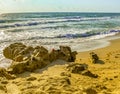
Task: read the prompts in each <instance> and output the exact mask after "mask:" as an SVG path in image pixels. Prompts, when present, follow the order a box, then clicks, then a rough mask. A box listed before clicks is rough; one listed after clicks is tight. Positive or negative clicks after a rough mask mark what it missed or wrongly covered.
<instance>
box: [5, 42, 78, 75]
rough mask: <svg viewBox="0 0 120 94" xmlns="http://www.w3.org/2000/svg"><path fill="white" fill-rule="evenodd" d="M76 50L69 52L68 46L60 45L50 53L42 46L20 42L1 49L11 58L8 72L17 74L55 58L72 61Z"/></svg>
mask: <svg viewBox="0 0 120 94" xmlns="http://www.w3.org/2000/svg"><path fill="white" fill-rule="evenodd" d="M76 54H77V52H71V48H70V47H68V46H60V49H58V50H54V49H53V50H52V51H51V52H50V53H49V52H48V50H47V49H46V48H44V47H43V46H36V47H35V48H33V47H31V46H25V45H24V44H22V43H13V44H10V45H9V46H8V47H6V48H5V49H4V50H3V55H4V56H5V57H6V58H8V59H11V60H13V61H12V64H11V66H10V67H9V68H8V72H9V73H12V74H19V73H23V72H25V71H30V72H32V71H34V70H35V69H38V68H43V67H45V66H46V65H48V64H49V63H51V62H53V61H54V60H57V59H62V60H65V61H70V62H71V61H74V60H75V59H76Z"/></svg>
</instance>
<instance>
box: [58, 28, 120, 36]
mask: <svg viewBox="0 0 120 94" xmlns="http://www.w3.org/2000/svg"><path fill="white" fill-rule="evenodd" d="M110 33H120V30H110V31H107V32H86V33H82V34H65V35H59V36H56V38H80V37H90V36H94V35H104V34H110Z"/></svg>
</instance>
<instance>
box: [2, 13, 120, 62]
mask: <svg viewBox="0 0 120 94" xmlns="http://www.w3.org/2000/svg"><path fill="white" fill-rule="evenodd" d="M118 33H120V13H75V12H72V13H68V12H53V13H6V14H1V15H0V61H3V59H4V57H3V56H2V50H3V49H4V47H6V46H8V45H9V44H11V43H14V42H22V43H25V44H26V45H32V46H36V45H43V46H45V47H46V48H47V49H49V50H51V49H52V48H55V49H58V48H59V46H60V45H67V46H70V47H71V48H72V50H77V51H79V52H82V51H88V50H92V49H97V48H100V47H104V46H107V45H109V42H108V41H105V40H103V38H105V37H108V36H114V35H116V34H118ZM118 38H119V36H118Z"/></svg>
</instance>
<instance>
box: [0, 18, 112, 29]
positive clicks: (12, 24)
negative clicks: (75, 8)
mask: <svg viewBox="0 0 120 94" xmlns="http://www.w3.org/2000/svg"><path fill="white" fill-rule="evenodd" d="M107 19H111V18H110V17H95V18H81V17H72V18H69V19H68V18H67V19H54V20H45V21H39V20H38V21H31V22H27V21H25V20H0V23H9V24H4V25H2V24H1V25H0V28H14V27H24V26H36V25H40V24H54V23H65V22H81V21H96V20H107ZM10 22H11V24H10ZM13 22H22V23H13Z"/></svg>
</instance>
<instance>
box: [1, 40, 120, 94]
mask: <svg viewBox="0 0 120 94" xmlns="http://www.w3.org/2000/svg"><path fill="white" fill-rule="evenodd" d="M92 51H93V52H95V53H96V54H97V55H98V56H99V58H100V60H101V62H102V63H103V64H102V63H101V64H92V63H91V62H90V56H89V53H90V52H92ZM92 51H87V52H80V53H78V55H77V59H76V61H75V62H76V63H81V64H82V63H85V64H88V69H89V70H90V71H91V72H92V73H94V74H97V75H98V78H93V77H89V76H83V75H81V74H74V73H70V72H68V71H67V70H66V69H65V68H66V66H67V63H68V62H65V61H61V60H57V61H55V62H53V63H51V64H50V65H48V66H47V67H45V68H43V69H38V70H36V71H35V72H34V73H30V72H26V73H23V74H20V75H17V78H16V79H14V80H7V79H5V78H0V83H1V84H0V94H120V39H116V40H112V41H111V44H110V46H108V47H105V48H100V49H97V50H92ZM64 73H65V75H61V74H64Z"/></svg>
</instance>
